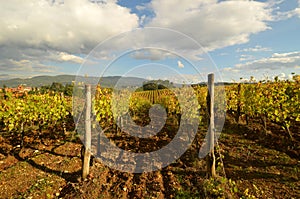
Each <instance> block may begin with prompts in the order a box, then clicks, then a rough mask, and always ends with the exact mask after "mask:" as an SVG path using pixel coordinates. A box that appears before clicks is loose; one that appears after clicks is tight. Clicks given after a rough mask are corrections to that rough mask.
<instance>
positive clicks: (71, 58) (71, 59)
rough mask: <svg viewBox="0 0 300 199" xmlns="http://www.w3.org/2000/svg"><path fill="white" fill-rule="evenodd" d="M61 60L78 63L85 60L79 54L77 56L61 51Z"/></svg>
mask: <svg viewBox="0 0 300 199" xmlns="http://www.w3.org/2000/svg"><path fill="white" fill-rule="evenodd" d="M58 60H59V61H63V62H65V61H68V62H74V63H77V64H81V63H82V62H83V61H84V60H83V58H81V57H79V56H75V55H70V54H67V53H64V52H61V53H59V58H58Z"/></svg>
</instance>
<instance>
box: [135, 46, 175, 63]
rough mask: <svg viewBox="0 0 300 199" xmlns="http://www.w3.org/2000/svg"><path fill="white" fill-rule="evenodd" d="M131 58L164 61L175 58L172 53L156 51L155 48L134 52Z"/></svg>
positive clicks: (162, 50) (161, 50)
mask: <svg viewBox="0 0 300 199" xmlns="http://www.w3.org/2000/svg"><path fill="white" fill-rule="evenodd" d="M130 56H131V57H132V58H134V59H138V60H151V61H156V60H163V59H167V58H172V57H175V55H173V54H172V53H171V52H168V51H165V50H164V49H155V48H149V49H147V48H146V49H140V50H136V51H134V52H132V53H131V54H130Z"/></svg>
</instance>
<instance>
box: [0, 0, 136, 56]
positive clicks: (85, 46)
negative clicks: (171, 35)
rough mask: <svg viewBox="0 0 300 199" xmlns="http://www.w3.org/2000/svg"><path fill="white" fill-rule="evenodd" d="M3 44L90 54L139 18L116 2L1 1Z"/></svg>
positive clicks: (0, 22) (132, 25)
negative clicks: (104, 41) (100, 43)
mask: <svg viewBox="0 0 300 199" xmlns="http://www.w3.org/2000/svg"><path fill="white" fill-rule="evenodd" d="M0 17H1V18H2V19H5V20H1V21H0V28H1V32H0V45H14V46H15V45H18V46H23V47H30V48H38V49H47V50H56V51H61V52H69V53H82V52H83V53H88V52H89V51H90V50H91V49H92V48H93V47H94V46H95V45H96V44H98V43H99V42H101V41H103V40H104V39H106V38H108V37H110V36H112V35H115V34H119V33H121V32H123V31H128V30H131V29H133V28H135V27H137V26H138V17H137V16H136V15H135V14H131V13H130V10H129V9H127V8H124V7H121V6H119V5H117V4H116V3H114V2H113V1H112V2H110V3H107V4H101V5H98V4H94V3H90V2H89V1H82V0H64V3H63V4H53V5H51V4H49V2H47V1H45V0H30V1H18V0H11V1H5V2H2V3H1V12H0Z"/></svg>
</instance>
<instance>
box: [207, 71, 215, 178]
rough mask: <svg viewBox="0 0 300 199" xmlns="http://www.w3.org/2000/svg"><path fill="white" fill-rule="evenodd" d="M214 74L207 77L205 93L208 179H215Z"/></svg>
mask: <svg viewBox="0 0 300 199" xmlns="http://www.w3.org/2000/svg"><path fill="white" fill-rule="evenodd" d="M214 94H215V92H214V74H209V75H208V93H207V109H208V114H209V119H208V125H209V128H208V133H209V136H208V139H209V140H208V146H209V149H210V153H209V154H208V156H207V172H208V174H209V176H210V177H213V178H214V177H216V158H215V153H214V145H215V143H214V142H215V123H214V119H215V116H214V100H215V97H214Z"/></svg>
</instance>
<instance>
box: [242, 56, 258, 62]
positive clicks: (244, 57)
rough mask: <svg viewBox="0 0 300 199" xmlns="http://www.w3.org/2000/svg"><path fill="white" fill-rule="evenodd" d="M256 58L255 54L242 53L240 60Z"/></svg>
mask: <svg viewBox="0 0 300 199" xmlns="http://www.w3.org/2000/svg"><path fill="white" fill-rule="evenodd" d="M253 59H255V57H254V56H253V55H241V57H240V61H249V60H253Z"/></svg>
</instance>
